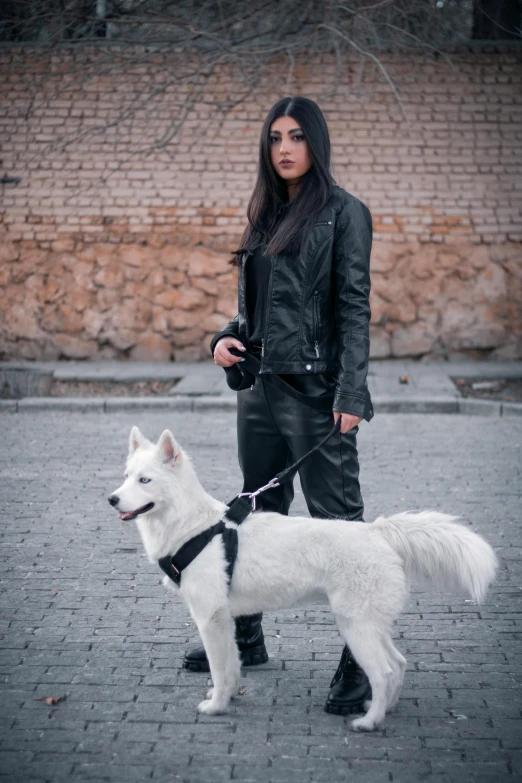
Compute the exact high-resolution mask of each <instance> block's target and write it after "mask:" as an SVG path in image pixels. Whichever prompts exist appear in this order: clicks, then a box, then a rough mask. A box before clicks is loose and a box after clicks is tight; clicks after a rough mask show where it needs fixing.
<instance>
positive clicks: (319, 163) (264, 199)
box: [230, 95, 335, 266]
mask: <svg viewBox="0 0 522 783" xmlns="http://www.w3.org/2000/svg"><path fill="white" fill-rule="evenodd" d="M278 117H293V118H294V119H295V120H297V122H298V123H299V126H300V128H301V130H302V131H303V133H304V136H305V139H306V142H307V144H308V149H309V151H310V157H311V159H312V165H311V167H310V168H309V170H308V171H307V172H306V174H304V176H303V177H302V179H301V182H300V185H299V189H298V193H297V195H296V196H295V198H293V199H292V201H289V200H288V188H287V185H286V183H285V181H284V179H283V178H282V177H280V176H279V175H278V174H277V172H276V171H275V169H274V167H273V165H272V160H271V152H270V146H271V145H270V127H271V125H272V123H273V122H274V120H276V119H278ZM333 185H335V180H334V179H333V176H332V174H331V172H330V135H329V133H328V126H327V124H326V120H325V118H324V115H323V113H322V111H321V109H320V108H319V106H318V105H317V104H316V103H315V102H314V101H312V100H310V98H303V97H302V96H300V95H297V96H293V97H286V98H281V99H280V100H279V101H277V103H275V104H274V105H273V106H272V108H271V109H270V111H269V112H268V114H267V116H266V119H265V121H264V123H263V128H262V130H261V139H260V145H259V170H258V174H257V181H256V184H255V187H254V191H253V193H252V196H251V198H250V201H249V204H248V208H247V217H248V225H247V227H246V229H245V231H244V233H243V236H242V238H241V243H240V245H239V248H238V249H237V250H234V251H233V253H234V255H233V258H232V260H231V262H230V263H231V264H233V265H234V266H238V265H239V263H240V259H241V256H242V254H243V253H244V252H245V251H246V250H253V249H254V248H255V247H257V246H258V245H259V244H262V245H263V249H264V250H265V252H267V253H269V254H271V255H275V254H276V253H281V252H283V251H285V252H287V253H292V254H294V253H295V254H298V253H299V252H300V251H301V248H302V243H303V241H304V239H305V237H306V234H307V231H308V229H309V228H310V227H311V225H312V224H313V222H314V220H315V218H316V216H317V215H318V214H319V212H320V211H321V209H322V208H323V207H324V205H325V204H326V202H327V201H328V198H329V196H330V194H331V189H332V186H333Z"/></svg>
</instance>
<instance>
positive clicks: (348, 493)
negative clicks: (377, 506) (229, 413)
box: [237, 374, 364, 521]
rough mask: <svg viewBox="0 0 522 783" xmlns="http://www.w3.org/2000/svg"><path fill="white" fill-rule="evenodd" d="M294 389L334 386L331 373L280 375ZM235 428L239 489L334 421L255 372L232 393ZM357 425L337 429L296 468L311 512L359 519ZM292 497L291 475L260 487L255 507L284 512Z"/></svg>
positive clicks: (292, 456)
mask: <svg viewBox="0 0 522 783" xmlns="http://www.w3.org/2000/svg"><path fill="white" fill-rule="evenodd" d="M281 377H282V378H283V379H284V380H285V381H287V383H290V384H291V385H293V386H294V387H295V388H297V389H298V390H299V391H300V392H303V393H304V394H308V395H320V394H325V393H328V392H331V391H332V390H333V388H334V386H335V378H334V377H333V376H332V375H324V374H323V375H282V376H281ZM237 395H238V397H237V399H238V406H237V434H238V451H239V464H240V467H241V470H242V473H243V480H244V483H243V490H242V491H243V492H253V491H254V490H256V489H258V488H259V487H262V486H263V485H264V484H267V483H268V481H270V479H271V478H273V477H274V476H275V475H276V473H278V472H279V471H281V470H283V469H284V468H285V467H287V466H288V465H291V464H292V463H293V462H295V460H297V459H299V457H301V456H302V455H303V454H305V453H306V452H307V451H309V450H310V449H311V448H312V447H313V446H315V445H316V444H317V443H318V442H319V441H320V440H321V439H322V438H324V437H325V436H326V435H327V434H328V432H329V431H330V430H331V429H332V427H333V425H334V418H333V414H332V413H321V412H319V411H315V410H313V409H312V408H309V407H308V406H305V405H303V404H301V403H300V402H298V401H297V400H294V399H293V398H292V397H289V396H288V395H286V394H284V393H283V392H281V391H279V390H278V389H275V388H274V387H273V386H270V384H268V383H266V382H265V381H264V380H263V378H262V376H259V375H258V376H257V377H256V382H255V384H254V387H253V389H244V390H243V391H239V392H238V393H237ZM358 430H359V428H358V427H354V428H353V429H351V430H349V431H348V432H346V433H345V434H344V435H341V434H340V433H337V434H336V435H334V436H333V437H332V438H330V440H329V441H328V442H327V443H326V444H325V445H324V446H323V447H322V448H321V449H320V450H319V451H318V452H316V453H315V454H313V456H311V457H310V458H309V459H308V460H307V461H306V462H305V463H304V465H303V466H302V467H301V469H300V470H299V477H300V480H301V487H302V490H303V493H304V496H305V499H306V503H307V506H308V511H309V512H310V515H311V516H312V517H320V518H341V519H350V520H361V521H364V520H363V512H364V504H363V499H362V496H361V489H360V486H359V460H358V456H357V443H356V436H357V432H358ZM293 497H294V488H293V483H292V482H291V481H287V482H285V483H284V484H282V485H281V486H279V487H274V488H273V489H269V490H267V491H266V492H263V493H262V494H261V495H259V497H258V498H257V501H258V502H257V507H258V508H259V509H262V510H263V511H278V512H279V513H280V514H288V510H289V508H290V504H291V502H292V500H293Z"/></svg>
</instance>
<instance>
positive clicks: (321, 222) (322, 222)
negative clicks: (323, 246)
mask: <svg viewBox="0 0 522 783" xmlns="http://www.w3.org/2000/svg"><path fill="white" fill-rule="evenodd" d="M331 225H332V221H331V220H321V221H320V222H319V223H314V226H331Z"/></svg>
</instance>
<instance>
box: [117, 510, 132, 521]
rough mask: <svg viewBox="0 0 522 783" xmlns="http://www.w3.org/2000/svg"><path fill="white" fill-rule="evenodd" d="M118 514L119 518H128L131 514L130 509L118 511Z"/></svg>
mask: <svg viewBox="0 0 522 783" xmlns="http://www.w3.org/2000/svg"><path fill="white" fill-rule="evenodd" d="M118 516H119V518H120V519H128V518H129V517H131V516H132V511H119V512H118Z"/></svg>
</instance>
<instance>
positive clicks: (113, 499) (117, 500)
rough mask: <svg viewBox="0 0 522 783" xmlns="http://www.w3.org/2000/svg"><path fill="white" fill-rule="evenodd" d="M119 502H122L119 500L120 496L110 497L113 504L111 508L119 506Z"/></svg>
mask: <svg viewBox="0 0 522 783" xmlns="http://www.w3.org/2000/svg"><path fill="white" fill-rule="evenodd" d="M119 502H120V499H119V497H118V495H111V496H110V497H109V503H110V504H111V506H117V505H118V503H119Z"/></svg>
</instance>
